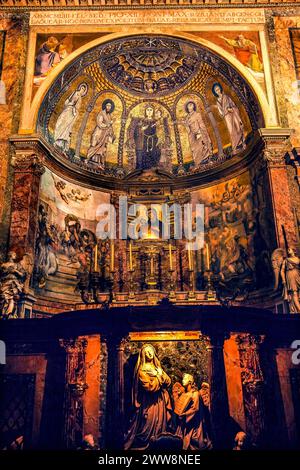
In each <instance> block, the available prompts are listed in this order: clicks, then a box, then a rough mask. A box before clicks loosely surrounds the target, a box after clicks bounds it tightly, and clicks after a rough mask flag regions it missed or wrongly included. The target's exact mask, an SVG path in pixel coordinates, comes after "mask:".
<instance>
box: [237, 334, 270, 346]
mask: <svg viewBox="0 0 300 470" xmlns="http://www.w3.org/2000/svg"><path fill="white" fill-rule="evenodd" d="M264 340H265V335H254V334H251V333H241V334H238V335H236V336H235V341H236V343H237V345H238V348H239V349H247V348H251V349H259V347H260V345H261V344H262V343H263V342H264Z"/></svg>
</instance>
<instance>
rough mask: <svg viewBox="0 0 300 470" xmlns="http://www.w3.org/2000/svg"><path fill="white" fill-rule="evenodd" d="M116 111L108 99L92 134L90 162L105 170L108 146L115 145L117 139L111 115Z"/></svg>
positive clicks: (103, 104)
mask: <svg viewBox="0 0 300 470" xmlns="http://www.w3.org/2000/svg"><path fill="white" fill-rule="evenodd" d="M114 109H115V104H114V102H113V101H112V100H110V99H107V100H104V101H103V103H102V111H100V113H98V115H97V119H96V127H95V129H94V131H93V133H92V137H91V144H90V147H89V149H88V151H87V158H88V160H89V161H90V162H93V163H96V164H97V167H98V168H99V169H101V170H104V167H105V161H106V154H107V147H108V144H113V143H114V141H115V139H116V137H115V133H114V129H113V123H114V121H113V119H112V117H111V114H112V113H113V111H114Z"/></svg>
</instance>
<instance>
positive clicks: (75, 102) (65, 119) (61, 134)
mask: <svg viewBox="0 0 300 470" xmlns="http://www.w3.org/2000/svg"><path fill="white" fill-rule="evenodd" d="M87 92H88V86H87V84H86V83H84V82H83V83H80V85H79V86H78V87H77V90H76V91H74V92H73V93H72V94H71V95H70V96H69V97H68V98H67V99H66V101H65V104H64V109H63V110H62V112H61V113H60V115H59V116H58V118H57V121H56V124H55V129H54V145H55V146H56V147H58V148H59V149H61V150H62V151H63V152H67V151H68V150H69V148H70V143H71V136H72V129H73V126H74V123H75V121H76V119H77V117H78V113H79V109H80V107H81V101H82V98H83V97H84V96H85V95H86V94H87Z"/></svg>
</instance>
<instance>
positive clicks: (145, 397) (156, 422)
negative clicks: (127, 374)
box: [125, 344, 171, 450]
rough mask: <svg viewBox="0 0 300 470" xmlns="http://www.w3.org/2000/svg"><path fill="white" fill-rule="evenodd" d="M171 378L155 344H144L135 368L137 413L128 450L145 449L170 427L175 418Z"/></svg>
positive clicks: (134, 399)
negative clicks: (163, 367) (171, 420)
mask: <svg viewBox="0 0 300 470" xmlns="http://www.w3.org/2000/svg"><path fill="white" fill-rule="evenodd" d="M170 384H171V379H170V377H169V376H168V375H167V374H166V372H165V371H164V370H163V369H162V366H161V363H160V361H159V359H158V357H157V355H156V351H155V349H154V347H153V346H152V345H151V344H144V345H143V347H142V348H141V350H140V353H139V357H138V360H137V363H136V366H135V370H134V381H133V388H132V400H133V405H134V407H135V415H134V418H133V421H132V423H131V426H130V429H129V432H128V435H127V439H126V443H125V449H126V450H128V449H136V450H144V449H146V448H147V447H148V445H149V443H150V439H151V438H152V439H153V438H154V439H155V438H156V437H157V436H159V435H160V434H161V433H163V432H165V431H166V430H167V425H168V422H169V420H170V419H171V401H170V397H169V393H168V391H167V387H169V386H170Z"/></svg>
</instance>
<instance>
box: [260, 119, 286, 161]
mask: <svg viewBox="0 0 300 470" xmlns="http://www.w3.org/2000/svg"><path fill="white" fill-rule="evenodd" d="M291 133H292V130H291V129H282V128H279V129H259V134H260V136H261V139H262V143H263V149H262V160H263V161H264V162H265V163H266V164H267V166H268V167H281V166H285V165H286V156H287V154H288V152H289V151H290V150H291V142H290V135H291Z"/></svg>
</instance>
